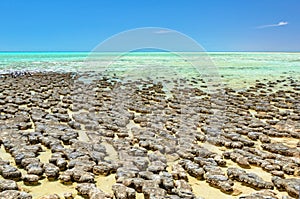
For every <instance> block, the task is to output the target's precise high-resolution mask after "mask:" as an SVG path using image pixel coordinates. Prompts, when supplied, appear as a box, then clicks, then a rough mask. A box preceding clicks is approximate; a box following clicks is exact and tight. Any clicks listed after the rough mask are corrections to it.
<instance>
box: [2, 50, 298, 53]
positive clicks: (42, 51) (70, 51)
mask: <svg viewBox="0 0 300 199" xmlns="http://www.w3.org/2000/svg"><path fill="white" fill-rule="evenodd" d="M51 52H53V53H64V52H66V53H67V52H68V53H73V52H74V53H76V52H77V53H92V52H93V51H84V50H82V51H79V50H78V51H77V50H69V51H68V50H51V51H47V50H41V51H31V50H28V51H27V50H24V51H22V50H21V51H16V50H12V51H5V50H4V51H2V50H0V53H51ZM131 52H132V51H131ZM133 52H134V53H139V52H141V53H143V52H147V53H152V52H160V53H164V52H165V53H167V52H191V53H192V52H193V53H195V52H199V51H159V50H157V51H147V50H146V51H133ZM200 52H201V53H202V52H206V53H218V52H224V53H226V52H233V53H234V52H245V53H300V50H299V51H260V50H257V51H256V50H253V51H243V50H242V51H233V50H229V51H223V50H217V51H200ZM94 53H95V52H94ZM98 53H99V52H98ZM100 53H124V52H123V51H105V52H104V51H103V52H100Z"/></svg>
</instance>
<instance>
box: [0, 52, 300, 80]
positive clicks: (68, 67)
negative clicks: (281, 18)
mask: <svg viewBox="0 0 300 199" xmlns="http://www.w3.org/2000/svg"><path fill="white" fill-rule="evenodd" d="M92 55H94V54H92ZM184 56H185V57H184V58H183V57H180V56H178V55H176V54H174V53H173V54H172V53H167V52H134V53H130V54H127V55H123V56H116V55H115V53H103V54H101V57H100V59H101V61H100V62H97V63H96V65H92V67H91V66H89V67H87V65H88V63H89V62H88V61H89V60H90V59H91V53H89V52H1V53H0V72H1V73H5V72H9V71H14V70H38V71H73V72H76V71H82V70H83V71H84V70H86V69H89V70H93V69H95V68H101V67H102V68H105V70H110V71H112V72H120V71H121V72H123V74H124V73H126V74H131V73H134V72H135V71H139V72H140V73H147V74H152V75H153V74H154V76H155V73H159V74H160V75H161V76H162V77H163V76H172V75H173V73H174V71H175V73H177V74H178V73H180V74H183V76H184V75H187V74H188V75H192V74H195V73H199V72H200V73H207V72H206V71H207V68H206V67H207V66H206V65H209V66H211V65H213V70H214V72H217V73H218V75H220V77H221V78H222V79H223V81H224V82H225V83H227V84H232V85H242V84H247V83H249V82H253V81H254V80H255V79H260V80H261V79H278V78H280V77H281V76H290V77H292V78H295V79H300V53H254V52H251V53H248V52H215V53H214V52H210V53H207V54H204V55H203V54H202V55H201V56H203V59H204V60H205V61H204V62H203V63H204V64H203V65H202V66H200V67H198V68H197V66H196V69H198V70H196V69H195V66H194V67H191V63H190V60H193V59H195V58H199V56H198V55H197V54H195V53H185V54H184ZM201 59H202V57H201ZM201 64H202V63H201ZM201 64H200V65H201ZM149 71H150V72H149ZM170 71H172V73H170Z"/></svg>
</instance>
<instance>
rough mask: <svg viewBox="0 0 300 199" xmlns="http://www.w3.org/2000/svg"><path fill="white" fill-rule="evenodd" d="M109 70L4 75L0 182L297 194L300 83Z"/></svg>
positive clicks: (104, 191)
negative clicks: (229, 81) (126, 77)
mask: <svg viewBox="0 0 300 199" xmlns="http://www.w3.org/2000/svg"><path fill="white" fill-rule="evenodd" d="M114 79H116V77H114V78H110V77H109V76H107V77H104V78H103V79H99V80H95V81H94V82H92V83H89V84H87V83H84V82H81V81H78V80H77V79H76V78H75V79H74V78H71V77H70V75H69V74H58V73H45V74H33V75H32V76H20V77H17V78H11V77H8V76H7V77H4V78H1V79H0V90H1V94H0V113H1V114H0V116H1V120H0V121H1V124H0V126H1V127H0V136H1V137H0V143H1V149H0V158H1V161H0V170H1V176H0V180H4V179H8V180H14V181H17V184H18V190H15V193H20V192H27V193H28V194H29V195H31V196H32V197H33V198H42V197H44V196H49V195H52V196H51V197H53V198H55V197H56V198H59V197H60V198H64V196H65V197H67V195H68V194H69V193H70V194H71V195H72V197H74V198H93V197H96V195H97V197H99V198H132V197H134V196H135V197H136V198H149V197H150V196H153V197H154V196H155V197H157V198H197V197H198V198H206V199H207V198H208V199H210V198H211V199H214V198H239V197H242V196H247V197H248V198H257V196H258V195H259V196H265V197H271V196H272V197H273V198H287V197H292V198H297V197H299V190H297V189H299V187H298V186H297V185H298V184H299V183H300V181H299V175H300V172H299V171H300V155H299V154H300V151H299V146H300V126H299V120H300V115H299V113H300V107H299V104H300V95H299V94H300V82H299V81H297V80H295V79H292V78H290V77H282V79H280V80H275V81H271V80H268V81H267V80H265V81H259V80H257V81H256V84H254V85H249V87H248V88H245V89H244V90H234V89H232V88H230V87H228V86H227V87H217V88H215V89H213V90H215V93H209V92H208V91H207V90H205V89H203V90H202V88H204V87H201V86H200V87H199V84H198V83H193V82H203V80H201V78H199V80H197V79H196V80H195V79H193V80H192V81H190V80H188V79H184V80H182V83H180V84H178V83H177V81H175V80H174V82H173V84H174V85H175V86H173V87H172V89H171V90H168V93H166V92H165V89H166V88H165V87H164V85H165V84H167V82H163V80H161V81H162V83H159V82H157V81H156V82H153V81H151V80H138V81H133V82H122V81H115V80H114ZM274 87H276V89H274ZM220 90H223V91H225V92H224V93H222V92H220V93H219V92H218V91H220ZM6 161H8V162H6ZM28 174H29V176H28ZM0 183H2V184H4V183H5V182H4V181H1V182H0ZM4 187H5V186H4ZM5 190H6V189H5V188H4V190H2V192H1V190H0V195H1V194H5ZM265 190H269V191H271V192H268V191H265ZM53 194H57V196H54V195H53ZM122 194H125V195H122Z"/></svg>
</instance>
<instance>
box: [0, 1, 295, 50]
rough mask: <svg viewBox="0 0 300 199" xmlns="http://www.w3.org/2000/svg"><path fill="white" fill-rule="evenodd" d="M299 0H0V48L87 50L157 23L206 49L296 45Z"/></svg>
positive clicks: (293, 48)
mask: <svg viewBox="0 0 300 199" xmlns="http://www.w3.org/2000/svg"><path fill="white" fill-rule="evenodd" d="M299 10H300V1H299V0H285V1H284V0H241V1H240V0H145V1H142V0H51V1H46V0H26V1H25V0H2V1H1V2H0V20H1V23H0V51H90V50H92V49H93V48H94V47H95V46H97V45H98V44H99V43H101V42H103V41H104V40H105V39H107V38H109V37H111V36H113V35H115V34H117V33H120V32H122V31H126V30H130V29H134V28H141V27H162V28H169V29H173V30H176V31H179V32H181V33H183V34H186V35H187V36H189V37H191V38H192V39H194V40H196V41H197V42H198V43H199V44H200V45H201V46H202V47H203V48H204V49H205V50H206V51H300V12H299Z"/></svg>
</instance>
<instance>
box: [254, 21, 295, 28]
mask: <svg viewBox="0 0 300 199" xmlns="http://www.w3.org/2000/svg"><path fill="white" fill-rule="evenodd" d="M288 24H289V23H288V22H287V21H281V22H279V23H277V24H269V25H263V26H258V27H256V28H259V29H261V28H270V27H279V26H286V25H288Z"/></svg>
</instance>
